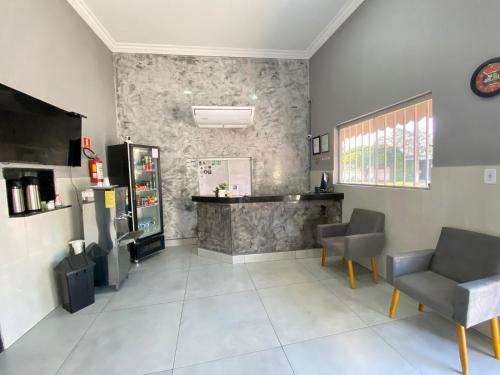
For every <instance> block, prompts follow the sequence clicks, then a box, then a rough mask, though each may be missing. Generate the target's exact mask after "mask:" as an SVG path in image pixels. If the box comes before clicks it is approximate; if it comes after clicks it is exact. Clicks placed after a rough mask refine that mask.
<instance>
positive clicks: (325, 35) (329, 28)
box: [307, 0, 364, 58]
mask: <svg viewBox="0 0 500 375" xmlns="http://www.w3.org/2000/svg"><path fill="white" fill-rule="evenodd" d="M363 1H364V0H351V1H349V2H347V3H346V4H345V5H344V6H343V7H342V9H341V10H340V12H339V13H338V14H337V15H336V16H335V17H334V18H333V19H332V20H331V21H330V23H328V25H326V27H325V28H324V29H323V30H322V31H321V32H320V33H319V34H318V36H316V38H314V40H313V41H312V43H311V44H310V45H309V47H307V55H308V57H309V58H311V57H312V56H313V55H314V54H315V53H316V52H317V51H318V50H319V49H320V48H321V46H322V45H323V44H325V43H326V41H327V40H328V39H330V37H331V36H332V35H333V34H335V32H336V31H337V30H338V29H339V28H340V26H342V24H343V23H344V22H345V21H347V19H348V18H349V17H350V16H351V14H353V13H354V11H355V10H356V9H358V7H359V6H360V5H361V4H362V3H363Z"/></svg>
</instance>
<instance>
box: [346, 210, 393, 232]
mask: <svg viewBox="0 0 500 375" xmlns="http://www.w3.org/2000/svg"><path fill="white" fill-rule="evenodd" d="M384 222H385V215H384V214H383V213H381V212H377V211H370V210H363V209H361V208H355V209H354V211H352V216H351V220H350V221H349V225H348V227H347V231H346V236H349V235H351V234H365V233H375V232H383V231H384Z"/></svg>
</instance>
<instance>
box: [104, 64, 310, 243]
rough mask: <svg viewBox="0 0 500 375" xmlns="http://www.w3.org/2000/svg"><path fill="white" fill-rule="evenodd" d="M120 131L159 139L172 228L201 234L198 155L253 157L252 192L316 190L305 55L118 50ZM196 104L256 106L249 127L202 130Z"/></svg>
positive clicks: (169, 231)
mask: <svg viewBox="0 0 500 375" xmlns="http://www.w3.org/2000/svg"><path fill="white" fill-rule="evenodd" d="M114 64H115V80H116V90H117V94H116V95H117V98H116V99H117V115H118V124H117V127H118V137H119V138H120V139H124V137H125V136H131V137H132V140H133V142H134V143H139V144H149V145H157V146H159V147H160V150H161V157H162V163H161V167H162V168H161V169H162V170H161V172H162V191H163V209H164V219H165V233H166V237H167V238H168V239H175V238H189V237H195V236H196V225H197V223H196V210H195V206H194V204H193V203H192V202H191V196H192V195H197V194H198V176H197V165H196V161H197V159H198V158H208V157H251V158H252V169H253V171H252V173H253V176H252V182H253V194H254V195H264V194H288V193H298V192H305V191H307V190H308V189H309V165H308V152H309V145H308V141H307V133H308V125H307V119H308V96H309V78H308V77H309V67H308V62H307V61H306V60H278V59H255V58H232V57H193V56H172V55H141V54H116V55H115V56H114ZM192 105H255V108H256V112H255V119H254V124H253V125H252V126H249V127H248V128H246V129H234V130H231V129H210V130H209V129H199V128H197V127H196V126H195V124H194V121H193V118H192V114H191V106H192Z"/></svg>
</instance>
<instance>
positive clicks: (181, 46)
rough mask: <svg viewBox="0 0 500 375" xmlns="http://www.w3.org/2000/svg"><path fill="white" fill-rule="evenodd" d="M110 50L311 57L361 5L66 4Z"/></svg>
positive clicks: (252, 1)
mask: <svg viewBox="0 0 500 375" xmlns="http://www.w3.org/2000/svg"><path fill="white" fill-rule="evenodd" d="M67 1H68V2H69V3H70V4H71V5H72V6H73V7H74V8H75V10H76V11H77V12H78V13H79V14H80V16H81V17H82V18H83V19H84V20H85V21H86V22H87V23H88V24H89V26H90V27H91V28H92V29H93V30H94V32H95V33H96V34H97V35H98V36H99V37H100V38H101V39H102V40H103V42H104V43H105V44H106V45H107V46H108V47H109V48H110V49H111V50H112V51H113V52H132V53H137V52H138V53H166V54H180V55H206V56H248V57H276V58H302V59H307V58H309V57H311V56H312V55H313V54H314V53H315V52H316V51H317V50H318V49H319V47H321V45H323V43H324V42H325V41H326V40H327V39H328V38H329V37H330V36H331V35H332V34H333V33H334V32H335V31H336V30H337V29H338V28H339V27H340V25H342V23H343V22H344V21H345V20H346V19H347V18H348V17H349V16H350V15H351V14H352V13H353V12H354V11H355V10H356V8H357V7H358V6H359V5H360V4H361V3H362V2H363V0H67Z"/></svg>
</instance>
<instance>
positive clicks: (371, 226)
mask: <svg viewBox="0 0 500 375" xmlns="http://www.w3.org/2000/svg"><path fill="white" fill-rule="evenodd" d="M384 223H385V215H384V214H383V213H380V212H376V211H370V210H364V209H360V208H355V209H354V210H353V212H352V216H351V220H350V221H349V223H345V224H322V225H318V242H319V243H320V244H321V246H322V247H323V253H322V256H321V265H322V266H325V264H326V257H327V255H328V252H329V251H330V252H332V253H333V254H334V255H341V256H342V257H343V259H344V260H347V270H348V273H349V283H350V286H351V288H352V289H354V288H355V283H354V268H353V263H352V262H353V260H359V259H361V258H365V257H369V258H371V265H372V272H373V281H374V282H375V283H377V282H378V273H377V256H378V255H380V253H382V250H383V248H384V244H385V234H384Z"/></svg>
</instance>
